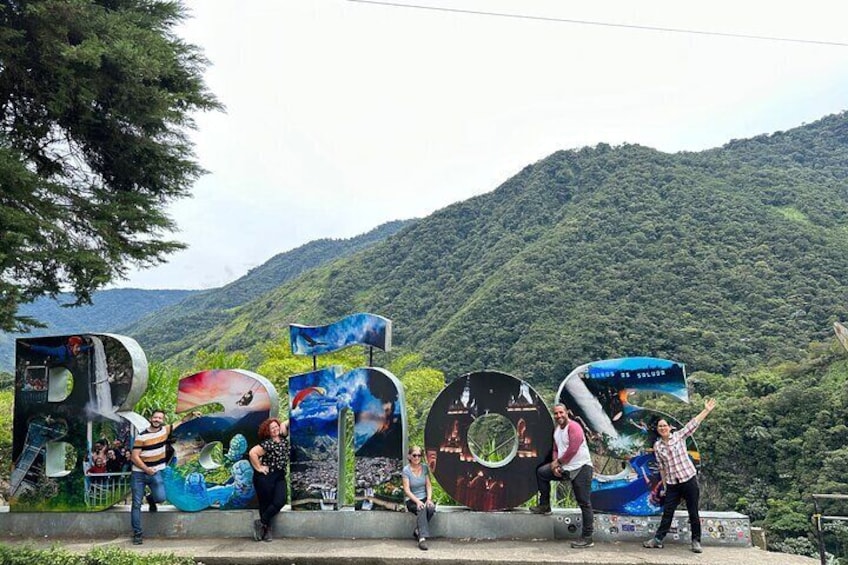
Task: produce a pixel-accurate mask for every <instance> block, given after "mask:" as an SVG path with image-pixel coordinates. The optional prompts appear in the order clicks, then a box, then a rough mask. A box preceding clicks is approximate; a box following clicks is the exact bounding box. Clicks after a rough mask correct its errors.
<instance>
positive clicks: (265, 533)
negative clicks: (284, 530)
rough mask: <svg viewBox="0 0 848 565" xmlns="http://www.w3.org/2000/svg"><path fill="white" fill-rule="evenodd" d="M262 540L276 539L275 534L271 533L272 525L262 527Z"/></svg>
mask: <svg viewBox="0 0 848 565" xmlns="http://www.w3.org/2000/svg"><path fill="white" fill-rule="evenodd" d="M262 541H274V536H273V535H271V526H265V527H263V528H262Z"/></svg>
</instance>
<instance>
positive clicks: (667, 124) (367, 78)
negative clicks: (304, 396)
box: [118, 0, 848, 288]
mask: <svg viewBox="0 0 848 565" xmlns="http://www.w3.org/2000/svg"><path fill="white" fill-rule="evenodd" d="M404 3H406V4H413V2H404V1H403V0H398V2H394V3H391V4H388V3H380V2H364V1H347V0H315V1H311V0H240V1H235V0H215V1H214V2H211V1H209V0H189V1H188V2H187V5H188V6H189V8H190V10H191V13H192V16H193V17H192V19H190V20H188V21H187V22H186V23H185V25H183V26H182V27H181V28H180V30H179V32H180V34H181V36H182V37H184V38H185V39H186V40H188V41H190V42H192V43H195V44H197V45H200V46H202V47H203V49H204V50H205V53H206V55H207V57H208V58H209V59H210V61H211V63H212V64H211V66H210V68H209V70H208V72H207V75H206V76H207V81H208V84H209V87H210V88H211V90H212V91H214V92H215V93H216V94H217V95H218V97H219V98H220V100H221V101H222V102H223V103H224V104H225V105H226V106H227V111H226V113H217V114H206V115H201V116H198V120H197V121H198V130H197V131H196V132H195V133H194V135H193V139H194V140H195V142H196V144H197V156H198V158H199V159H200V161H201V163H202V164H203V166H204V167H205V168H207V169H208V170H209V171H210V172H209V174H208V175H207V176H205V177H204V178H202V179H201V180H200V181H199V182H198V183H197V184H196V186H195V189H194V197H193V198H192V199H186V200H184V201H181V202H178V203H175V204H174V205H173V206H172V208H171V214H172V216H173V218H174V219H175V220H176V221H177V223H178V224H179V226H180V229H181V232H180V233H178V234H177V235H176V237H177V238H179V239H180V240H182V241H184V242H186V243H188V244H189V245H190V248H189V249H188V250H186V251H183V252H181V253H178V254H175V255H174V256H172V259H171V261H170V262H169V264H167V265H162V266H160V267H157V268H155V269H150V270H147V271H143V272H136V273H133V274H132V276H131V277H130V279H129V280H128V281H124V282H122V283H121V284H119V285H118V286H122V287H142V288H208V287H214V286H220V285H222V284H225V283H227V282H229V281H231V280H234V279H235V278H237V277H239V276H241V275H243V274H244V273H245V272H246V271H247V270H248V269H249V268H251V267H254V266H257V265H259V264H261V263H263V262H264V261H265V260H267V259H268V258H270V257H271V256H273V255H275V254H276V253H279V252H282V251H286V250H289V249H292V248H294V247H297V246H298V245H301V244H303V243H306V242H308V241H311V240H314V239H318V238H322V237H334V238H347V237H352V236H354V235H357V234H360V233H363V232H365V231H368V230H369V229H371V228H373V227H375V226H377V225H378V224H381V223H383V222H386V221H390V220H394V219H405V218H411V217H421V216H425V215H427V214H429V213H431V212H433V211H435V210H437V209H439V208H442V207H444V206H446V205H448V204H450V203H453V202H456V201H459V200H463V199H466V198H469V197H471V196H473V195H476V194H481V193H484V192H488V191H491V190H493V189H494V188H496V187H497V186H498V185H499V184H500V183H501V182H503V181H505V180H506V179H507V178H508V177H510V176H511V175H513V174H515V173H516V172H518V171H519V170H521V168H523V167H524V166H526V165H528V164H530V163H533V162H535V161H538V160H539V159H542V158H544V157H546V156H547V155H549V154H550V153H553V152H554V151H557V150H559V149H575V148H579V147H582V146H585V145H595V144H597V143H599V142H605V143H610V144H613V145H615V144H620V143H625V142H626V143H639V144H642V145H647V146H650V147H655V148H657V149H660V150H663V151H670V152H674V151H681V150H700V149H705V148H709V147H714V146H718V145H722V144H724V143H726V142H727V141H729V140H730V139H733V138H742V137H750V136H753V135H757V134H760V133H770V132H773V131H777V130H782V129H788V128H791V127H796V126H799V125H801V124H802V123H804V122H811V121H814V120H816V119H818V118H820V117H822V116H824V115H827V114H832V113H835V112H839V111H842V110H846V109H848V101H846V96H845V94H846V93H848V32H846V31H845V26H844V22H845V21H846V20H848V4H843V3H841V2H834V1H824V0H808V1H806V2H803V3H801V4H799V3H797V2H793V3H790V2H785V1H782V0H780V1H770V2H766V1H760V0H757V1H750V2H739V1H738V0H736V1H732V2H731V1H724V0H719V1H713V2H710V3H702V4H698V5H693V4H692V3H687V2H679V1H677V2H672V1H664V0H657V1H652V2H634V1H633V0H625V1H608V0H595V1H593V2H564V1H562V0H450V1H448V0H444V1H440V0H416V1H415V2H414V4H415V5H416V6H419V7H418V8H413V7H403V6H401V4H404ZM421 6H426V7H429V8H442V9H425V8H421ZM480 12H488V14H484V13H480ZM646 28H654V29H646ZM656 28H664V30H662V29H656ZM672 29H673V30H677V31H671V30H672ZM693 32H697V33H693ZM702 32H708V33H702ZM713 33H715V34H724V35H714V34H713ZM734 35H746V36H758V37H772V38H780V39H784V40H787V39H788V40H802V41H778V40H774V39H756V38H752V37H748V38H743V37H734Z"/></svg>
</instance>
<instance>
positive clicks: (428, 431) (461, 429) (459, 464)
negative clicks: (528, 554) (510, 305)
mask: <svg viewBox="0 0 848 565" xmlns="http://www.w3.org/2000/svg"><path fill="white" fill-rule="evenodd" d="M487 414H499V415H501V416H503V417H504V418H506V419H507V420H509V422H511V424H512V426H513V427H514V429H515V431H516V436H515V441H514V442H513V443H514V445H513V448H512V450H511V452H510V454H509V455H508V456H507V457H506V458H505V459H504V460H502V461H499V462H497V463H489V462H485V461H483V460H482V459H480V458H479V457H478V456H477V455H475V454H474V453H472V450H471V449H470V448H469V444H468V430H469V428H470V427H471V424H472V423H473V422H474V421H475V420H477V418H480V417H482V416H485V415H487ZM552 437H553V420H552V419H551V415H550V411H549V410H548V407H547V405H545V403H544V401H543V400H542V399H541V397H540V396H539V395H538V393H536V391H535V390H533V389H532V388H530V385H528V384H527V383H526V382H525V381H522V380H521V379H518V378H516V377H513V376H512V375H508V374H506V373H499V372H495V371H481V372H474V373H468V374H466V375H463V376H462V377H460V378H458V379H456V380H455V381H453V382H452V383H451V384H449V385H448V386H447V387H445V388H444V390H442V392H441V393H439V396H438V397H436V400H435V401H434V402H433V406H432V407H431V409H430V414H429V415H428V416H427V426H426V428H425V430H424V443H425V446H426V447H425V449H426V455H427V463H428V465H429V466H430V470H431V471H432V472H433V474H434V475H435V477H436V479H437V480H438V481H439V484H440V485H442V487H443V488H444V489H445V491H447V493H448V494H449V495H450V496H451V497H452V498H453V499H454V500H456V501H457V502H458V503H459V504H463V505H465V506H468V507H469V508H471V509H473V510H482V511H493V510H505V509H508V508H514V507H516V506H519V505H521V504H523V503H524V502H526V501H527V500H528V499H529V498H530V497H531V496H533V495H534V494H535V493H536V490H537V487H536V467H538V466H539V465H540V464H541V463H542V462H543V461H544V459H545V457H547V456H549V455H550V452H551V446H552V441H553V440H552Z"/></svg>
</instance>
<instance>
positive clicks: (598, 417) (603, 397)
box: [557, 357, 700, 516]
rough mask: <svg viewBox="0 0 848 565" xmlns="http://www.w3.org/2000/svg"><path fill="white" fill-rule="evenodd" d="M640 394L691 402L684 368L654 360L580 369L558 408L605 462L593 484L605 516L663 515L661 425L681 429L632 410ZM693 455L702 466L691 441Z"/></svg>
mask: <svg viewBox="0 0 848 565" xmlns="http://www.w3.org/2000/svg"><path fill="white" fill-rule="evenodd" d="M637 392H653V393H660V394H667V395H670V396H673V397H675V398H678V399H680V400H682V401H684V402H688V401H689V394H688V391H687V389H686V378H685V370H684V366H683V365H682V364H680V363H675V362H673V361H667V360H665V359H654V358H651V357H628V358H624V359H611V360H606V361H596V362H594V363H588V364H585V365H581V366H580V367H577V368H576V369H574V370H573V371H572V372H571V373H570V374H569V375H568V376H567V377H566V378H565V380H563V381H562V384H561V385H560V387H559V392H558V393H557V402H561V403H563V404H565V405H566V406H567V407H568V409H569V411H570V413H571V416H572V417H573V418H574V419H575V420H577V421H578V422H580V424H581V425H582V426H583V428H584V431H585V432H586V437H587V439H588V441H589V447H590V449H591V451H592V453H594V454H595V455H596V456H599V457H596V467H595V470H596V472H595V479H594V480H593V481H592V508H594V509H595V510H596V511H599V512H614V513H619V514H629V515H633V516H647V515H651V514H656V513H658V512H660V511H661V508H660V507H659V506H658V505H657V504H656V491H657V490H658V487H659V483H660V477H659V471H658V469H657V464H656V460H655V459H654V455H653V444H654V441H655V440H656V439H657V433H656V425H657V421H658V420H659V419H660V418H664V419H666V420H667V421H668V423H669V424H671V425H672V426H676V427H677V428H680V427H681V426H680V423H679V422H678V421H677V420H675V419H674V418H671V417H669V416H667V415H665V414H662V413H660V412H657V411H655V410H648V409H645V408H641V407H639V406H636V405H634V404H631V403H630V397H631V396H632V395H633V394H634V393H637ZM689 454H690V456H691V457H692V458H693V459H694V460H695V462H696V463H699V461H700V456H699V454H698V451H697V448H696V447H695V444H694V440H692V439H691V438H690V440H689ZM602 458H605V460H604V463H603V464H602V465H600V467H599V466H598V464H597V462H598V461H599V460H600V459H602Z"/></svg>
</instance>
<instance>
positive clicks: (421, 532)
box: [406, 499, 436, 538]
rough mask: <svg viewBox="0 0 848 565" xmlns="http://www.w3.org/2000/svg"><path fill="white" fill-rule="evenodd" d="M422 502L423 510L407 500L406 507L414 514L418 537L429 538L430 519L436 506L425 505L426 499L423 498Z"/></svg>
mask: <svg viewBox="0 0 848 565" xmlns="http://www.w3.org/2000/svg"><path fill="white" fill-rule="evenodd" d="M424 502H425V504H424V510H419V509H418V506H417V505H416V504H415V503H414V502H412V501H411V500H407V501H406V509H407V510H408V511H409V512H412V513H413V514H415V528H416V529H417V530H418V537H420V538H429V537H430V520H432V519H433V515H434V514H435V513H436V507H435V506H433V507H430V506H427V505H426V502H427V499H424Z"/></svg>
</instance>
